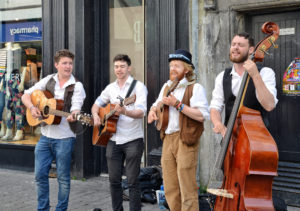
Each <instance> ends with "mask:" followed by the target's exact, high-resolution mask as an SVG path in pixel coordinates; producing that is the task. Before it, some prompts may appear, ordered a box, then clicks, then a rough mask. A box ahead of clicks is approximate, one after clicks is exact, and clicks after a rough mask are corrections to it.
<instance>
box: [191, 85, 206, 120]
mask: <svg viewBox="0 0 300 211" xmlns="http://www.w3.org/2000/svg"><path fill="white" fill-rule="evenodd" d="M190 105H191V107H192V108H198V109H199V111H201V113H202V115H203V117H204V118H205V119H206V120H208V119H209V110H208V102H207V98H206V93H205V89H204V87H203V86H202V85H201V84H198V83H196V84H195V85H194V88H193V96H192V97H191V99H190Z"/></svg>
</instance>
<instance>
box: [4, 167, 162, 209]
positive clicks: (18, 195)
mask: <svg viewBox="0 0 300 211" xmlns="http://www.w3.org/2000/svg"><path fill="white" fill-rule="evenodd" d="M49 182H50V205H51V209H50V211H54V210H55V206H56V202H57V188H58V185H57V182H56V178H50V179H49ZM123 204H124V210H129V203H128V202H127V201H124V203H123ZM36 205H37V202H36V192H35V182H34V174H33V172H24V171H15V170H7V169H0V211H34V210H36ZM96 207H98V208H101V209H102V210H103V211H109V210H111V199H110V193H109V183H108V178H107V177H93V178H90V179H87V180H86V181H81V180H72V181H71V194H70V200H69V209H68V210H69V211H92V210H93V209H94V208H96ZM142 210H143V211H159V208H158V206H157V204H154V205H152V204H149V203H143V207H142Z"/></svg>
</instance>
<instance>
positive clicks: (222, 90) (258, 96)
mask: <svg viewBox="0 0 300 211" xmlns="http://www.w3.org/2000/svg"><path fill="white" fill-rule="evenodd" d="M253 52H254V40H253V38H251V37H250V36H249V34H248V33H246V32H243V33H239V34H237V35H235V36H234V37H233V39H232V41H231V46H230V54H229V56H230V61H232V62H233V66H232V68H227V69H226V70H225V71H222V72H221V73H219V75H218V76H217V78H216V80H215V88H214V90H213V93H212V100H211V104H210V118H211V121H212V123H213V130H214V132H215V133H217V134H221V135H222V136H223V137H224V136H225V133H226V125H227V122H228V120H229V116H230V113H231V110H232V107H233V104H234V100H235V98H236V96H237V94H238V91H239V88H240V84H241V81H242V77H243V74H244V72H245V71H247V72H248V73H249V76H250V81H249V84H248V88H247V92H246V95H245V100H244V105H245V106H246V107H248V108H252V109H256V110H259V111H261V113H262V117H263V120H264V123H265V124H266V126H267V127H268V125H269V123H268V119H267V112H269V111H271V110H273V109H274V108H275V106H276V104H277V102H278V100H277V98H276V94H277V90H276V80H275V73H274V71H273V70H272V69H271V68H268V67H263V68H261V67H258V66H257V65H256V64H255V63H254V62H253V61H252V60H250V59H249V56H250V55H251V54H252V53H253ZM224 107H225V121H224V124H223V123H222V118H221V113H222V110H223V108H224Z"/></svg>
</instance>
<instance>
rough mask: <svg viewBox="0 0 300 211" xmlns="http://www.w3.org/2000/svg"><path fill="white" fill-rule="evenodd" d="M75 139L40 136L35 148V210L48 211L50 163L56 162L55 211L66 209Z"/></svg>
mask: <svg viewBox="0 0 300 211" xmlns="http://www.w3.org/2000/svg"><path fill="white" fill-rule="evenodd" d="M74 142H75V138H73V137H71V138H65V139H53V138H48V137H46V136H41V138H40V140H39V142H38V143H37V145H36V146H35V150H34V154H35V180H36V185H37V197H38V207H37V210H43V211H48V210H49V209H50V205H49V179H48V175H49V171H50V168H51V163H52V161H53V160H54V159H55V160H56V171H57V181H58V203H57V206H56V211H63V210H67V209H68V202H69V193H70V186H71V185H70V179H71V178H70V168H71V159H72V150H73V146H74Z"/></svg>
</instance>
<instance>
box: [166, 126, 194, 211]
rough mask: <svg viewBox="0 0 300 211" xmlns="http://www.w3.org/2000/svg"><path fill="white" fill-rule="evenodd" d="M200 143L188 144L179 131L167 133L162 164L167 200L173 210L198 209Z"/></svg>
mask: <svg viewBox="0 0 300 211" xmlns="http://www.w3.org/2000/svg"><path fill="white" fill-rule="evenodd" d="M198 147H199V144H198V143H197V144H195V145H194V146H187V145H186V144H183V143H182V141H181V140H180V137H179V132H176V133H173V134H170V135H166V136H165V138H164V141H163V149H162V157H161V164H162V170H163V181H164V190H165V196H166V200H167V202H168V205H169V207H170V210H171V211H198V210H199V204H198V191H197V182H196V169H197V158H198Z"/></svg>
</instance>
